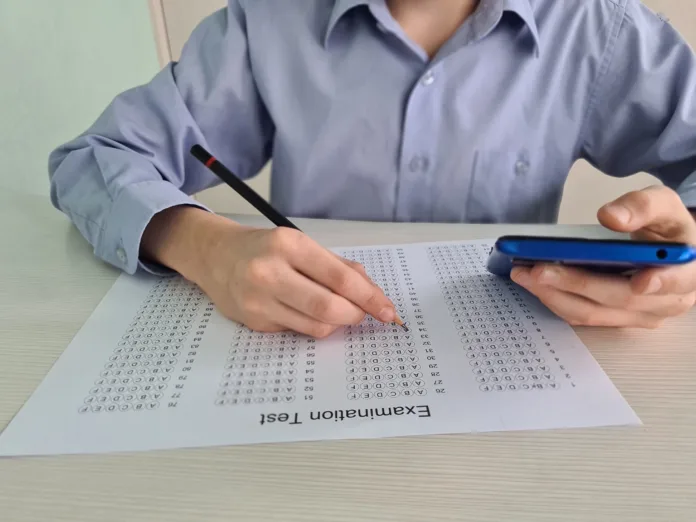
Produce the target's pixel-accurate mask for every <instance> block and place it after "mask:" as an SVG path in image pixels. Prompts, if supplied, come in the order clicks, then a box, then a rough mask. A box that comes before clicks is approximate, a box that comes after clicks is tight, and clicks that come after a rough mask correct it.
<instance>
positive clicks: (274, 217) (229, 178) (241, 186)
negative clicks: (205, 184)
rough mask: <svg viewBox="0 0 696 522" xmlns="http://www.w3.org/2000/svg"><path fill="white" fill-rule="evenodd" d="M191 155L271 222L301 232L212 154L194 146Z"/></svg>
mask: <svg viewBox="0 0 696 522" xmlns="http://www.w3.org/2000/svg"><path fill="white" fill-rule="evenodd" d="M191 154H192V155H193V156H194V157H195V158H196V159H197V160H198V161H200V162H201V163H203V165H205V166H206V167H208V168H209V169H210V170H211V171H212V172H213V174H215V175H216V176H217V177H218V178H220V179H221V180H222V181H224V182H225V183H227V184H228V185H229V186H230V187H232V188H233V189H234V190H235V191H236V192H237V193H238V194H239V195H240V196H242V197H243V198H244V199H245V200H246V201H248V202H249V203H251V204H252V205H253V206H254V208H256V210H258V211H259V212H261V214H263V215H264V216H266V217H267V218H268V219H269V220H271V222H272V223H273V224H274V225H276V226H279V227H286V228H294V229H295V230H300V229H299V228H298V227H297V226H296V225H295V224H294V223H292V222H291V221H290V220H289V219H288V218H286V217H285V216H283V215H282V214H281V213H280V212H278V211H277V210H276V209H274V208H273V207H272V206H271V204H270V203H268V202H267V201H266V200H265V199H263V198H262V197H261V196H259V195H258V194H257V193H256V192H254V190H253V189H252V188H251V187H250V186H249V185H247V184H246V183H244V181H242V180H241V179H239V178H238V177H237V176H236V175H235V174H233V173H232V172H231V171H230V170H229V169H228V168H227V167H225V166H224V165H223V164H222V163H221V162H220V161H218V159H217V158H215V157H214V156H213V155H212V154H210V153H209V152H208V151H207V150H205V149H204V148H203V147H201V146H200V145H194V146H193V147H191Z"/></svg>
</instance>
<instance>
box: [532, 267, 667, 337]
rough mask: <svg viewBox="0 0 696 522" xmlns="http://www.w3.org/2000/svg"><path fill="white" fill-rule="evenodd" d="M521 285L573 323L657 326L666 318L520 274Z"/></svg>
mask: <svg viewBox="0 0 696 522" xmlns="http://www.w3.org/2000/svg"><path fill="white" fill-rule="evenodd" d="M519 284H520V286H522V287H524V288H526V289H527V290H528V291H529V292H531V293H532V294H534V295H535V296H536V297H537V298H538V299H539V301H541V302H542V303H543V304H544V305H545V306H546V307H547V308H548V309H549V310H551V311H552V312H553V313H554V314H556V315H557V316H559V317H560V318H562V319H563V320H565V321H566V322H568V323H569V324H571V325H573V326H606V327H626V328H650V329H652V328H657V327H659V326H660V325H661V324H662V322H663V321H664V318H662V317H658V316H655V315H654V314H651V313H647V312H638V311H632V310H624V309H620V308H610V307H607V306H603V305H600V304H597V303H595V302H593V301H591V300H589V299H587V298H585V297H582V296H579V295H576V294H570V293H568V292H564V291H562V290H558V289H557V288H554V287H551V286H545V285H540V284H536V283H534V281H533V280H531V279H526V278H524V277H522V278H520V283H519Z"/></svg>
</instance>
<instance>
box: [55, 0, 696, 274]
mask: <svg viewBox="0 0 696 522" xmlns="http://www.w3.org/2000/svg"><path fill="white" fill-rule="evenodd" d="M195 143H200V144H201V145H203V146H204V147H206V148H207V149H208V150H209V151H211V153H213V154H214V155H215V156H217V157H218V158H219V159H220V160H221V161H222V162H223V163H225V164H226V165H227V166H228V167H229V168H231V169H232V170H233V171H235V172H236V174H237V175H239V176H240V177H242V178H247V179H248V178H250V177H252V176H254V175H255V174H256V173H257V172H258V171H259V170H260V168H262V167H263V165H264V164H265V163H266V162H267V161H268V160H269V159H270V158H272V160H273V162H272V165H273V171H272V185H271V202H272V203H273V204H274V205H275V206H276V207H277V208H278V209H279V210H280V211H281V212H282V213H284V214H286V215H289V216H297V217H322V218H335V219H359V220H375V221H394V220H397V221H437V222H473V223H480V222H517V223H519V222H528V223H543V222H553V221H555V219H556V217H557V212H558V207H559V201H560V199H561V195H562V191H563V186H564V183H565V181H566V177H567V175H568V172H569V170H570V168H571V166H572V165H573V163H574V162H575V161H576V160H578V159H580V158H584V159H586V160H588V161H589V162H590V163H592V164H594V165H595V166H596V167H598V168H599V169H600V170H602V171H604V172H606V173H607V174H608V175H611V176H627V175H630V174H633V173H636V172H640V171H647V172H650V173H652V174H654V175H656V176H657V177H659V178H660V179H661V180H662V181H663V182H664V183H665V184H666V185H668V186H670V187H672V188H674V189H678V191H679V193H680V194H681V195H682V197H683V199H684V201H685V202H686V203H687V205H688V206H695V207H696V175H692V174H693V173H694V172H695V171H696V57H695V56H694V53H693V51H692V50H691V49H690V48H689V46H688V45H687V43H686V42H685V41H684V40H683V39H682V38H681V37H680V35H679V34H678V33H677V32H676V31H675V30H674V29H673V27H672V26H670V25H669V23H667V22H666V21H664V20H663V19H662V18H661V17H659V16H657V15H655V14H654V13H652V12H651V11H649V10H648V9H647V8H645V7H644V6H643V5H641V4H640V3H639V2H638V1H637V0H563V1H559V0H481V2H480V5H479V7H478V9H477V10H476V12H475V13H474V14H473V15H472V16H471V17H470V18H469V19H468V20H467V21H466V22H464V24H463V25H462V26H461V28H460V29H459V30H458V32H457V33H456V34H455V35H454V36H453V37H452V38H451V39H450V40H449V41H448V42H447V43H446V44H445V45H444V46H443V47H442V48H441V49H440V50H439V52H438V53H437V55H436V56H434V57H433V58H432V59H429V58H428V56H427V55H426V53H424V51H423V50H422V49H420V48H419V47H418V46H417V45H415V44H414V43H413V42H412V41H411V40H410V39H409V38H408V37H407V36H406V35H405V33H404V32H403V30H402V29H401V28H400V26H399V25H398V24H397V23H396V22H395V21H394V19H393V18H392V17H391V15H390V12H389V10H388V8H387V6H386V4H385V2H384V0H367V1H358V0H335V1H334V0H297V1H292V2H290V1H281V0H230V1H229V4H228V7H227V8H226V9H223V10H220V11H219V12H217V13H215V14H213V15H212V16H210V17H209V18H207V19H205V20H204V21H203V22H202V23H201V24H200V25H199V26H198V28H197V29H196V30H195V31H194V32H193V34H192V36H191V38H190V40H189V42H188V43H187V45H186V46H185V48H184V50H183V54H182V57H181V59H180V61H179V62H178V63H172V64H170V65H168V66H167V67H165V68H164V69H163V70H162V71H161V72H160V73H159V74H158V75H157V76H156V77H155V78H154V79H153V80H152V81H151V82H150V83H148V84H147V85H144V86H140V87H138V88H135V89H133V90H130V91H128V92H125V93H123V94H121V95H120V96H118V97H117V98H116V99H115V100H114V101H113V103H112V104H111V105H110V106H109V107H108V108H107V109H106V111H105V112H104V113H103V114H102V115H101V116H100V117H99V119H98V120H97V121H96V122H95V123H94V125H93V126H92V127H91V128H90V129H88V130H87V131H86V132H85V133H84V134H83V135H81V136H79V137H78V138H76V139H74V140H72V141H70V142H69V143H66V144H65V145H63V146H61V147H59V148H58V149H57V150H56V151H54V153H53V154H52V155H51V157H50V164H49V165H50V177H51V196H52V201H53V202H54V204H55V205H56V206H57V207H58V208H60V209H61V210H62V211H64V212H65V213H66V214H67V215H68V216H70V218H71V219H72V220H73V222H74V223H75V224H76V226H77V227H78V228H79V230H80V231H81V232H82V234H83V235H84V236H85V237H86V238H87V240H89V241H90V242H91V243H92V245H93V246H94V249H95V253H96V254H97V255H98V256H99V257H101V258H102V259H104V260H105V261H107V262H109V263H112V264H114V265H116V266H118V267H120V268H122V269H123V270H125V271H127V272H129V273H133V272H135V271H136V270H137V269H138V268H139V267H144V265H143V264H142V263H141V262H140V261H139V259H138V251H139V243H140V238H141V234H142V232H143V230H144V228H145V227H146V225H147V224H148V222H149V220H150V219H151V217H152V216H153V215H154V214H155V213H156V212H158V211H161V210H163V209H165V208H168V207H171V206H173V205H179V204H191V205H199V204H198V203H197V202H196V201H195V200H194V199H193V198H192V197H191V195H192V194H194V193H196V192H198V191H200V190H202V189H205V188H208V187H211V186H213V185H215V184H217V183H218V182H219V181H218V179H217V178H215V177H214V176H213V175H212V174H211V173H210V172H209V171H207V169H205V168H204V167H203V166H202V165H201V164H200V163H198V162H197V161H196V160H195V159H194V158H193V157H192V156H191V155H190V154H189V150H190V148H191V146H192V145H194V144H195ZM690 175H691V177H689V176H690ZM199 206H200V205H199ZM145 268H148V267H145Z"/></svg>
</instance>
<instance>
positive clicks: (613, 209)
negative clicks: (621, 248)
mask: <svg viewBox="0 0 696 522" xmlns="http://www.w3.org/2000/svg"><path fill="white" fill-rule="evenodd" d="M604 208H605V209H606V210H607V211H608V212H609V213H610V214H611V215H612V216H614V218H616V220H617V221H619V222H621V223H624V224H627V223H628V222H629V221H631V211H630V210H628V209H627V208H626V207H624V206H623V205H617V204H615V203H610V204H608V205H606V206H605V207H604Z"/></svg>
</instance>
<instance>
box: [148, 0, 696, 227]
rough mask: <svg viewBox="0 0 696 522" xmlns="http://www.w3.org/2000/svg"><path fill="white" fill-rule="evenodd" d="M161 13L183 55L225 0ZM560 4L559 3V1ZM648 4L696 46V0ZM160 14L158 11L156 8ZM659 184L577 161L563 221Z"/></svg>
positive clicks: (222, 197) (264, 183)
mask: <svg viewBox="0 0 696 522" xmlns="http://www.w3.org/2000/svg"><path fill="white" fill-rule="evenodd" d="M152 1H153V3H154V4H156V6H157V7H159V8H161V11H162V20H163V24H162V29H164V30H166V32H160V34H159V35H158V39H159V41H160V44H161V47H162V49H166V50H167V51H168V52H170V53H171V57H172V58H173V59H175V60H176V59H177V58H178V57H179V55H180V52H181V48H182V46H183V45H184V43H185V41H186V39H187V38H188V36H189V34H190V33H191V31H192V30H193V28H194V27H195V25H196V24H198V22H199V21H200V20H201V19H202V18H203V17H204V16H206V15H208V14H210V13H212V12H213V11H214V10H216V9H219V8H221V7H224V6H225V5H226V1H225V0H195V1H191V0H152ZM559 1H561V0H559ZM644 3H645V5H647V6H648V7H650V8H651V9H653V10H654V11H656V12H659V13H663V14H665V15H666V16H667V17H668V18H669V19H670V21H671V23H672V24H673V25H674V26H675V27H676V28H677V30H679V31H680V32H681V33H682V34H683V35H684V36H686V38H687V39H688V40H689V41H690V42H691V44H692V46H696V2H694V1H693V0H645V1H644ZM155 11H156V10H155ZM655 183H658V181H657V180H656V179H655V178H654V177H652V176H650V175H648V174H644V173H639V174H636V175H634V176H631V177H630V178H625V179H615V178H612V177H610V176H606V175H604V174H602V173H600V172H598V171H597V170H595V169H594V168H592V167H591V166H589V165H588V164H587V163H585V162H578V163H577V164H576V165H575V167H574V168H573V170H572V171H571V173H570V176H569V178H568V181H567V183H566V189H565V196H564V198H563V202H562V205H561V212H560V216H559V221H560V222H561V223H596V222H597V219H596V212H597V210H598V209H599V207H601V206H602V205H603V204H604V203H606V202H608V201H610V200H612V199H614V198H615V197H618V196H619V195H621V194H623V193H625V192H628V191H630V190H634V189H639V188H643V187H645V186H647V185H652V184H655ZM249 184H250V185H251V186H252V187H253V188H254V189H255V190H257V191H258V192H260V193H261V195H262V196H264V197H268V187H269V169H268V167H266V168H265V169H264V170H263V171H262V173H261V174H260V175H259V176H257V177H256V178H255V179H253V180H252V181H251V182H250V183H249ZM198 199H200V200H201V201H202V202H204V203H205V204H206V205H209V206H210V207H211V208H213V209H215V210H217V211H221V212H231V213H238V212H242V213H256V211H255V210H254V209H253V208H251V207H250V206H249V205H248V204H247V203H246V202H245V201H244V200H242V199H241V198H240V197H239V196H237V195H236V194H234V193H233V191H231V190H229V189H228V188H227V187H216V188H214V189H211V190H208V191H205V192H203V193H201V194H199V195H198Z"/></svg>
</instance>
